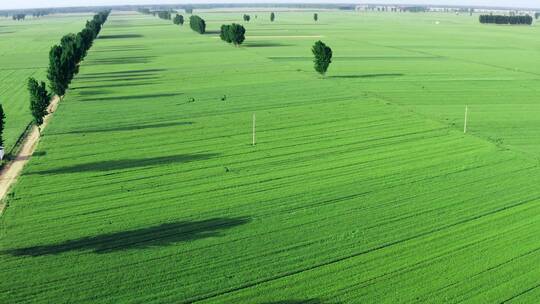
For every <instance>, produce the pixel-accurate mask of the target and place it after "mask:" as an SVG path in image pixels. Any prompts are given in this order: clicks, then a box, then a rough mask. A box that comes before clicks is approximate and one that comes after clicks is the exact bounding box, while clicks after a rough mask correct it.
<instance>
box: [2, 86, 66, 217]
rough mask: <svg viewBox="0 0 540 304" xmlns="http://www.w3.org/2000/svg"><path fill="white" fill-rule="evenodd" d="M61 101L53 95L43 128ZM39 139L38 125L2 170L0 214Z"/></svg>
mask: <svg viewBox="0 0 540 304" xmlns="http://www.w3.org/2000/svg"><path fill="white" fill-rule="evenodd" d="M59 101H60V98H59V97H58V96H55V97H53V99H52V100H51V104H50V105H49V109H48V111H49V115H47V116H46V117H45V118H44V119H43V125H42V126H41V129H42V130H43V129H44V128H45V127H46V126H47V124H48V122H49V120H50V119H51V116H52V114H53V113H54V111H56V108H57V107H58V102H59ZM39 139H40V134H39V130H38V128H37V127H36V126H33V127H32V130H31V131H30V132H29V133H28V135H27V136H26V138H25V139H24V141H23V143H22V145H21V149H20V150H19V152H18V154H17V156H15V158H14V159H13V160H11V161H10V162H9V163H7V164H6V165H5V166H4V168H3V169H2V171H1V172H0V215H2V213H4V209H6V203H5V200H4V199H5V196H6V195H7V194H8V192H9V190H10V189H11V186H12V185H13V184H14V183H15V181H17V178H18V177H19V175H20V174H21V172H22V170H23V168H24V166H25V165H26V163H27V162H28V161H29V160H30V157H32V154H33V153H34V150H35V149H36V146H37V143H38V142H39Z"/></svg>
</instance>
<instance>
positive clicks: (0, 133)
mask: <svg viewBox="0 0 540 304" xmlns="http://www.w3.org/2000/svg"><path fill="white" fill-rule="evenodd" d="M5 124H6V114H5V113H4V108H3V107H2V104H0V147H4V126H5Z"/></svg>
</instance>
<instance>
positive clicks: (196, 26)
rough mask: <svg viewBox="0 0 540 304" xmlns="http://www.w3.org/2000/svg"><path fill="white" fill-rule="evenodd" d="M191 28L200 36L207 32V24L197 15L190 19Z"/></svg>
mask: <svg viewBox="0 0 540 304" xmlns="http://www.w3.org/2000/svg"><path fill="white" fill-rule="evenodd" d="M189 27H191V29H192V30H194V31H195V32H197V33H199V34H204V33H205V32H206V22H205V21H204V19H202V18H201V17H199V16H197V15H192V16H191V17H189Z"/></svg>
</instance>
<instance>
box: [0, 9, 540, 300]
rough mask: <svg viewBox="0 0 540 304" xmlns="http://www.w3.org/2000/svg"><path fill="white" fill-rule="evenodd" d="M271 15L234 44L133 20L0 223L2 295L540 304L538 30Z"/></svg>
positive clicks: (98, 59)
mask: <svg viewBox="0 0 540 304" xmlns="http://www.w3.org/2000/svg"><path fill="white" fill-rule="evenodd" d="M265 14H267V13H265ZM265 14H263V13H257V15H258V18H257V19H254V18H253V15H254V13H252V20H253V21H252V22H251V23H250V24H248V25H247V26H246V27H247V31H248V34H249V35H248V37H247V39H246V45H245V46H242V47H240V48H235V47H232V46H229V45H226V44H225V43H223V42H221V41H220V40H219V38H218V37H217V35H216V34H207V35H197V34H195V33H194V32H192V31H190V30H189V28H188V26H186V25H185V26H184V27H183V28H178V27H176V26H174V25H172V24H169V23H168V22H165V21H163V20H159V19H157V18H152V17H149V16H143V15H138V14H134V13H120V12H113V14H112V15H111V16H110V18H109V21H108V22H107V24H106V26H105V27H104V29H103V32H102V37H106V38H107V39H98V40H96V43H95V45H94V47H93V49H92V50H91V51H90V53H89V55H88V57H87V59H86V61H85V62H84V63H83V64H82V66H81V71H80V74H79V76H77V78H76V80H75V81H74V83H73V84H72V89H71V90H70V91H69V93H68V94H67V96H66V98H65V100H64V101H63V102H62V103H61V105H60V108H59V109H58V111H57V112H56V114H55V117H54V119H53V120H52V122H51V124H50V125H49V126H48V128H47V130H46V131H45V134H44V136H43V138H42V141H41V142H40V145H39V147H38V151H37V153H36V156H35V157H33V158H32V160H31V161H30V163H29V165H28V166H27V167H26V168H25V172H24V174H23V176H21V178H20V180H19V182H18V184H17V185H16V187H15V188H14V195H13V198H11V199H10V200H9V207H8V209H7V211H6V213H5V214H4V215H3V216H2V219H1V220H0V223H1V230H0V231H1V243H0V244H1V248H2V263H1V264H0V273H1V274H2V286H1V287H0V302H2V303H26V302H28V303H96V302H98V303H133V302H135V303H153V302H155V303H190V302H197V301H200V302H208V303H349V302H350V303H353V302H355V303H356V302H361V303H401V302H429V303H441V302H445V303H455V302H461V301H464V302H469V303H493V302H502V301H506V300H509V301H514V302H516V303H518V302H531V303H534V301H535V300H534V299H535V298H537V297H538V288H537V286H538V280H537V279H538V275H539V273H538V270H537V267H536V265H537V264H538V262H539V261H540V247H538V244H536V243H535V242H534V239H535V238H536V236H537V235H538V233H539V232H540V225H538V221H539V220H540V216H539V211H540V204H539V203H540V190H539V189H538V186H537V185H538V182H539V181H540V169H539V168H538V161H537V160H536V157H537V155H538V152H539V151H538V149H539V146H538V144H537V142H536V141H535V140H534V139H535V138H538V137H537V136H536V133H535V132H537V128H536V127H535V126H536V125H537V122H538V120H539V119H540V118H539V117H540V116H538V115H537V108H538V107H537V106H536V103H535V98H537V97H538V96H539V92H538V90H537V89H534V88H535V84H537V83H538V79H539V78H538V75H537V74H535V73H536V72H535V71H536V70H537V69H536V65H537V63H535V62H538V60H536V59H538V58H539V57H540V54H539V53H538V45H537V44H539V43H540V42H537V40H536V39H535V37H536V36H537V35H538V28H537V27H509V26H504V27H503V26H500V27H499V26H481V25H479V24H477V20H476V18H475V17H469V16H455V15H444V14H356V13H345V12H324V13H320V14H319V18H320V21H319V23H317V24H314V23H313V22H312V21H311V17H312V14H311V13H278V14H277V18H276V22H275V23H269V22H268V21H267V18H265V19H264V20H263V16H265ZM200 15H201V16H202V17H203V18H205V19H206V20H207V22H208V24H209V30H211V31H215V30H217V29H218V28H219V26H220V25H221V23H224V22H228V23H230V22H231V21H233V20H234V21H238V22H239V21H240V19H241V17H242V13H223V12H221V13H217V12H212V11H208V12H202V13H200ZM435 21H440V24H439V25H436V24H435ZM250 36H251V37H250ZM276 36H279V37H276ZM283 36H289V37H283ZM318 36H322V38H320V39H322V40H323V41H325V42H326V43H327V44H328V45H330V46H331V47H332V48H333V50H334V56H335V60H334V63H333V64H332V66H331V67H330V71H329V73H328V76H327V77H326V78H325V79H323V78H321V77H319V76H317V75H315V73H314V72H313V68H312V63H311V62H310V56H311V55H310V46H311V45H312V44H313V42H314V40H316V39H319V38H317V37H318ZM501 41H505V43H502V44H501V43H500V42H501ZM516 69H517V70H516ZM224 95H226V96H227V98H226V101H222V100H221V98H222V96H224ZM191 98H194V99H195V102H191V103H190V102H189V100H190V99H191ZM465 105H469V106H470V110H471V116H470V122H469V126H470V132H469V133H468V134H463V131H462V123H463V122H462V116H463V110H464V106H465ZM253 113H256V115H257V130H258V132H257V146H256V147H252V146H251V118H252V114H253Z"/></svg>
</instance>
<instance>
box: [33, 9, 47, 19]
mask: <svg viewBox="0 0 540 304" xmlns="http://www.w3.org/2000/svg"><path fill="white" fill-rule="evenodd" d="M49 14H50V13H49V11H47V10H39V11H35V12H32V17H34V18H39V17H43V16H47V15H49Z"/></svg>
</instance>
